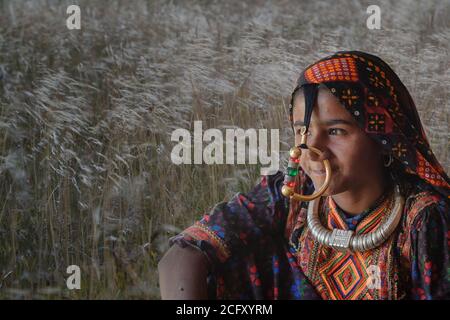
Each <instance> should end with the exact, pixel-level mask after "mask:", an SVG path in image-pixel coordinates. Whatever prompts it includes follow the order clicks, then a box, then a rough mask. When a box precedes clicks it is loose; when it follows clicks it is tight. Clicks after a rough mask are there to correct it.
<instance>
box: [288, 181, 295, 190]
mask: <svg viewBox="0 0 450 320" xmlns="http://www.w3.org/2000/svg"><path fill="white" fill-rule="evenodd" d="M286 185H287V186H288V187H289V188H293V187H294V186H295V182H294V181H292V182H288V183H287V184H286Z"/></svg>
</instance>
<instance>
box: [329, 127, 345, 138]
mask: <svg viewBox="0 0 450 320" xmlns="http://www.w3.org/2000/svg"><path fill="white" fill-rule="evenodd" d="M328 134H330V135H334V136H336V135H345V134H347V131H345V130H344V129H341V128H331V129H329V130H328Z"/></svg>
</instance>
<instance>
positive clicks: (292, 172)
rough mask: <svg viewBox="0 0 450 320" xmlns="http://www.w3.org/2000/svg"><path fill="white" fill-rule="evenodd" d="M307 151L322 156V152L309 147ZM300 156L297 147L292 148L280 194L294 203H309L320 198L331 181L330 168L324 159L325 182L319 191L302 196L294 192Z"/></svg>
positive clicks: (300, 152) (300, 151)
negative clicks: (294, 201)
mask: <svg viewBox="0 0 450 320" xmlns="http://www.w3.org/2000/svg"><path fill="white" fill-rule="evenodd" d="M308 149H309V150H310V151H312V152H314V153H315V154H317V155H318V156H322V154H323V152H322V151H320V150H319V149H317V148H315V147H309V146H308ZM301 154H302V150H301V149H300V148H299V147H293V148H291V150H290V151H289V155H290V159H289V163H288V169H287V174H286V175H285V178H284V186H283V187H282V189H281V193H282V194H283V195H284V196H285V197H288V198H290V199H294V200H296V201H311V200H314V199H316V198H318V197H320V196H321V195H322V194H323V193H324V192H325V190H327V188H328V186H329V185H330V181H331V166H330V162H329V161H328V160H327V159H325V160H323V166H324V167H325V182H324V183H323V185H322V186H321V187H320V188H319V190H318V191H317V192H315V193H313V194H311V195H303V194H298V193H295V192H294V189H295V177H296V176H297V174H298V170H299V168H298V167H299V164H300V156H301Z"/></svg>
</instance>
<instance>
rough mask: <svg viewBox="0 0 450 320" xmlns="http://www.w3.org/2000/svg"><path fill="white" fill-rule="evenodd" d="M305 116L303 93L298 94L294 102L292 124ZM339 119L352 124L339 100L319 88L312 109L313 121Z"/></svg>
mask: <svg viewBox="0 0 450 320" xmlns="http://www.w3.org/2000/svg"><path fill="white" fill-rule="evenodd" d="M304 114H305V97H304V95H303V92H302V91H301V92H299V93H298V94H297V96H296V97H295V100H294V110H293V116H294V122H295V121H296V120H303V117H304ZM336 117H337V118H340V119H345V120H349V121H351V122H354V119H353V117H352V116H351V115H350V113H349V112H348V111H347V110H346V109H345V107H344V106H343V105H342V104H341V103H340V102H339V100H338V99H337V98H336V97H335V96H334V95H333V94H332V93H331V92H330V90H328V89H327V88H323V87H322V88H320V89H319V92H318V96H317V101H316V105H315V106H314V109H313V119H312V120H314V118H316V119H318V120H325V121H327V120H330V119H334V118H336Z"/></svg>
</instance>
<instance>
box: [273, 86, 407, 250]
mask: <svg viewBox="0 0 450 320" xmlns="http://www.w3.org/2000/svg"><path fill="white" fill-rule="evenodd" d="M301 88H302V89H303V93H304V96H305V119H304V123H303V124H304V126H303V127H302V129H301V132H300V134H301V140H300V145H298V146H295V147H293V148H291V150H290V151H289V156H290V159H289V163H288V168H287V173H286V175H285V179H284V185H283V187H282V189H281V192H282V194H283V195H284V196H285V197H288V198H290V199H292V200H295V201H311V203H310V204H309V206H308V215H307V224H308V228H309V229H310V230H311V234H312V236H313V237H314V238H315V240H316V241H318V242H319V243H320V244H322V245H324V246H327V247H331V248H333V249H336V250H339V251H350V252H351V251H367V250H372V249H374V248H376V247H378V246H380V245H381V244H383V243H384V242H385V241H386V240H387V239H388V238H389V236H390V235H391V234H392V233H393V232H394V231H395V229H396V228H397V226H398V224H399V222H400V219H401V215H402V211H403V205H404V202H405V201H404V198H403V197H402V195H401V194H400V190H399V186H398V185H396V186H395V189H394V190H395V191H394V201H393V205H391V206H390V207H389V208H388V209H387V211H389V212H386V214H388V217H387V218H386V219H385V222H384V223H382V224H381V225H380V226H379V227H378V228H377V229H376V230H375V231H373V232H370V233H367V234H363V235H357V234H355V233H354V231H353V230H341V229H335V228H334V229H333V230H328V229H327V228H325V227H323V226H322V224H321V222H320V219H319V202H320V201H317V200H316V199H317V198H319V197H320V196H321V195H322V194H323V193H324V192H325V191H326V189H327V188H328V187H329V185H330V182H331V166H330V163H329V161H328V160H327V159H324V160H323V165H324V167H325V174H326V176H325V181H324V183H323V185H322V186H321V187H320V188H319V190H318V191H317V192H316V193H314V194H312V195H302V194H298V193H296V192H295V191H294V190H295V177H296V176H297V175H298V171H299V165H300V156H301V153H302V149H303V150H304V149H308V150H309V151H312V152H314V153H315V154H317V155H319V156H321V155H322V154H323V153H322V151H320V150H319V149H317V148H315V147H312V146H308V145H307V138H306V137H307V133H308V129H309V124H310V122H311V116H312V109H313V107H314V105H315V102H316V98H317V93H318V85H317V84H305V85H303V86H297V87H296V88H295V90H294V92H293V93H292V97H291V104H290V115H291V121H292V108H293V103H294V101H293V100H294V96H295V93H296V92H297V91H298V90H299V89H301Z"/></svg>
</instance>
